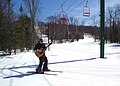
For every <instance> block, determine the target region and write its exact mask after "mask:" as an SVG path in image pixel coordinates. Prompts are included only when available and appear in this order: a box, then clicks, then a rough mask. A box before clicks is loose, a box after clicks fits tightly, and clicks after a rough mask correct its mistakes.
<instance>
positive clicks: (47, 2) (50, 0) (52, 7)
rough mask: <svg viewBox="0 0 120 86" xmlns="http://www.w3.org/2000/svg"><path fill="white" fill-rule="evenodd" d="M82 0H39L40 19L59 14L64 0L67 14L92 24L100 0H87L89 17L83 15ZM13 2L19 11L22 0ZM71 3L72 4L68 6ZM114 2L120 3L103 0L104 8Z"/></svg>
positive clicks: (114, 0)
mask: <svg viewBox="0 0 120 86" xmlns="http://www.w3.org/2000/svg"><path fill="white" fill-rule="evenodd" d="M65 1H66V2H65ZM75 1H76V2H75ZM82 1H84V0H41V3H42V4H41V7H42V9H41V11H42V14H41V15H40V19H41V20H45V19H46V17H48V16H52V15H54V14H55V13H57V14H59V13H60V12H61V9H60V6H61V4H63V2H65V4H64V5H63V10H66V9H67V8H68V7H69V9H68V10H66V11H65V13H66V14H67V15H68V16H72V17H75V18H77V19H78V20H79V22H81V21H82V20H84V21H85V24H86V25H87V24H89V25H91V24H92V23H91V17H92V16H93V15H95V16H96V19H97V18H98V17H99V9H100V7H99V4H100V0H88V4H87V6H88V7H89V8H90V17H84V16H83V7H84V6H85V5H86V1H87V0H85V1H84V2H83V3H82V4H80V3H81V2H82ZM74 2H75V3H74ZM14 3H15V11H16V12H17V13H19V9H16V8H19V7H20V5H21V3H22V4H23V2H22V0H14ZM72 3H74V4H73V5H72V6H71V7H70V5H71V4H72ZM115 4H120V2H119V0H105V7H106V8H107V7H108V6H109V7H112V6H114V5H115ZM58 9H59V10H58Z"/></svg>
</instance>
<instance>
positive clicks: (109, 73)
mask: <svg viewBox="0 0 120 86" xmlns="http://www.w3.org/2000/svg"><path fill="white" fill-rule="evenodd" d="M46 56H47V57H48V61H49V64H48V66H49V69H51V70H53V71H54V72H46V74H33V73H28V71H35V69H36V67H37V66H38V63H39V60H38V58H37V57H36V56H35V54H34V52H33V51H32V50H31V51H29V52H28V51H26V52H23V53H19V54H17V55H10V56H4V57H3V56H2V57H0V85H1V86H120V44H115V43H114V44H110V43H109V44H105V58H103V59H102V58H100V45H99V42H94V39H93V38H90V37H88V36H85V38H84V39H81V40H79V41H78V42H77V41H75V42H72V43H62V44H52V45H51V46H50V47H49V50H46Z"/></svg>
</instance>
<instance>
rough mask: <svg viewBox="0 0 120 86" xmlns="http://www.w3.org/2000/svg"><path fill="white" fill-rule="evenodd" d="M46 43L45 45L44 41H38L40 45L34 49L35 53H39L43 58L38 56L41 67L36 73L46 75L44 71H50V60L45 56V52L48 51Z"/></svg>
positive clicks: (39, 66)
mask: <svg viewBox="0 0 120 86" xmlns="http://www.w3.org/2000/svg"><path fill="white" fill-rule="evenodd" d="M46 48H47V47H46V46H45V43H43V40H42V39H39V40H38V43H37V44H36V45H35V47H34V51H35V52H36V51H38V54H41V55H42V56H39V55H36V56H37V57H38V58H39V65H38V67H37V69H36V73H40V74H41V73H44V71H50V69H48V59H47V57H46V55H45V50H46Z"/></svg>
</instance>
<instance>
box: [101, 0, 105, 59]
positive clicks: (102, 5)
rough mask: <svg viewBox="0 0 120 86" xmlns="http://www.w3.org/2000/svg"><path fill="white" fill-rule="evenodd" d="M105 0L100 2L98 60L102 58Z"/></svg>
mask: <svg viewBox="0 0 120 86" xmlns="http://www.w3.org/2000/svg"><path fill="white" fill-rule="evenodd" d="M104 29H105V0H100V58H104V42H105V37H104V32H105V31H104Z"/></svg>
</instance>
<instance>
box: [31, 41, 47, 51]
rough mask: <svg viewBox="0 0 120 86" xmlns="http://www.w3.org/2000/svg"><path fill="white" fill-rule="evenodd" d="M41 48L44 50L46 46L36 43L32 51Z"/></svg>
mask: <svg viewBox="0 0 120 86" xmlns="http://www.w3.org/2000/svg"><path fill="white" fill-rule="evenodd" d="M41 48H43V49H46V46H45V44H44V43H37V44H36V45H35V47H34V49H33V50H34V51H35V50H37V49H41Z"/></svg>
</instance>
